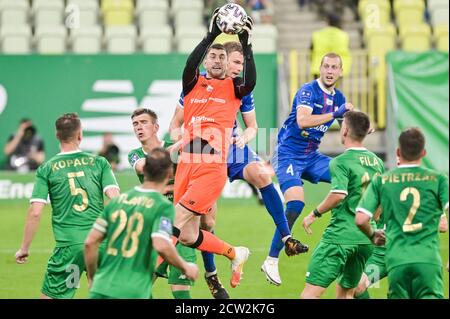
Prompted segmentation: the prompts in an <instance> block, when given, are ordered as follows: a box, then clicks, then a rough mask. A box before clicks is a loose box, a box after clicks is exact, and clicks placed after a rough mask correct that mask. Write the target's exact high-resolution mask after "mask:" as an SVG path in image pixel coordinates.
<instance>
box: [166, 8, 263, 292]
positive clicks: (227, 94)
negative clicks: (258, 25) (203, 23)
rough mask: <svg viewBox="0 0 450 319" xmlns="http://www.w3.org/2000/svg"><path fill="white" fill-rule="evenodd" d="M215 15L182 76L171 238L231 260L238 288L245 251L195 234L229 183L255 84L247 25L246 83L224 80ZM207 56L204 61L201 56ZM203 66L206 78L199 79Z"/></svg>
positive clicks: (222, 51) (244, 42)
mask: <svg viewBox="0 0 450 319" xmlns="http://www.w3.org/2000/svg"><path fill="white" fill-rule="evenodd" d="M216 17H217V10H216V11H215V13H214V14H213V17H212V19H211V23H210V27H209V31H208V34H207V35H206V37H205V38H204V39H203V40H202V42H200V44H199V45H198V46H197V47H196V48H195V49H194V51H193V52H192V53H191V55H190V56H189V58H188V60H187V63H186V66H185V69H184V72H183V95H184V123H185V133H184V136H183V142H182V148H181V154H180V157H179V164H178V169H177V173H176V176H175V193H174V204H176V206H175V208H176V217H175V223H174V225H175V228H176V229H175V232H174V236H175V237H177V238H178V240H179V241H180V242H181V243H182V244H184V245H187V246H190V247H193V248H197V249H199V250H201V251H208V252H211V253H214V254H218V255H223V256H225V257H227V258H228V259H230V260H231V265H232V277H231V280H230V284H231V286H232V287H236V286H237V285H238V283H239V281H240V279H241V274H242V269H243V265H244V263H245V262H246V261H247V259H248V256H249V250H248V248H245V247H233V246H232V245H230V244H228V243H226V242H224V241H222V240H221V239H219V238H218V237H216V236H215V235H214V234H212V233H210V232H207V231H203V230H199V227H200V217H201V216H202V215H205V214H207V213H208V212H209V211H210V209H211V207H212V206H213V205H214V203H215V202H216V200H217V199H218V198H219V196H220V194H221V192H222V190H223V187H224V186H225V183H226V178H227V163H226V160H227V153H228V148H229V145H230V140H231V132H232V128H233V124H234V120H235V118H236V114H237V111H238V110H239V107H240V105H241V99H242V97H244V96H245V95H247V94H249V93H250V92H251V91H252V90H253V88H254V87H255V84H256V68H255V63H254V61H253V53H252V48H251V41H250V39H251V29H252V24H253V21H252V20H251V18H249V19H248V20H247V25H246V27H245V28H244V30H243V32H241V33H240V34H239V40H240V42H241V44H242V46H243V50H244V59H245V69H244V74H245V80H244V79H243V78H240V77H237V78H235V79H231V78H227V77H226V75H225V73H226V65H227V54H226V51H225V49H224V47H223V46H222V45H221V44H213V45H211V44H212V43H213V41H214V39H215V38H216V37H217V36H218V35H219V34H220V33H221V31H220V30H219V28H218V27H217V24H216ZM205 53H206V55H205ZM203 57H205V58H204V60H203V66H204V67H205V69H206V72H207V73H206V76H201V75H200V73H199V69H198V67H199V64H200V63H201V62H202V58H203Z"/></svg>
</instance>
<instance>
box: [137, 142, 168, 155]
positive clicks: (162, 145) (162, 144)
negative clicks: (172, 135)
mask: <svg viewBox="0 0 450 319" xmlns="http://www.w3.org/2000/svg"><path fill="white" fill-rule="evenodd" d="M165 144H166V141H164V140H162V141H161V147H164V145H165ZM141 149H142V152H143V153H144V155H148V153H147V152H146V151H145V150H144V148H143V147H141Z"/></svg>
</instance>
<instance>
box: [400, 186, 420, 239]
mask: <svg viewBox="0 0 450 319" xmlns="http://www.w3.org/2000/svg"><path fill="white" fill-rule="evenodd" d="M409 194H411V195H412V196H413V203H412V206H411V208H410V209H409V213H408V217H406V220H405V222H404V223H403V231H404V232H405V233H407V232H412V231H416V230H419V229H422V223H417V224H413V223H412V221H413V219H414V216H415V215H416V213H417V209H418V208H419V206H420V193H419V191H418V190H417V188H414V187H407V188H405V189H404V190H402V192H401V193H400V200H401V201H402V202H404V201H405V200H407V199H408V195H409Z"/></svg>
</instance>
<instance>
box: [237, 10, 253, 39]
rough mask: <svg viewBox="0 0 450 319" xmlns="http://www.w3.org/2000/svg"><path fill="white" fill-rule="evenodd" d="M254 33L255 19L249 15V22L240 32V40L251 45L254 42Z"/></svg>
mask: <svg viewBox="0 0 450 319" xmlns="http://www.w3.org/2000/svg"><path fill="white" fill-rule="evenodd" d="M252 33H253V19H252V18H251V17H250V16H247V22H246V23H245V27H243V28H242V31H241V32H240V33H239V34H238V37H239V41H240V42H241V43H242V44H246V45H250V44H251V43H252Z"/></svg>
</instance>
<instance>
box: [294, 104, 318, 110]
mask: <svg viewBox="0 0 450 319" xmlns="http://www.w3.org/2000/svg"><path fill="white" fill-rule="evenodd" d="M299 107H307V108H308V109H311V110H314V108H313V107H312V106H309V105H305V104H300V105H297V106H296V107H295V109H298V108H299Z"/></svg>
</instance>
